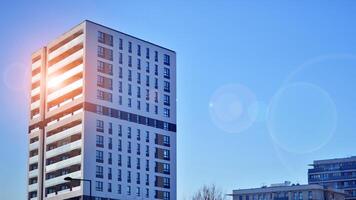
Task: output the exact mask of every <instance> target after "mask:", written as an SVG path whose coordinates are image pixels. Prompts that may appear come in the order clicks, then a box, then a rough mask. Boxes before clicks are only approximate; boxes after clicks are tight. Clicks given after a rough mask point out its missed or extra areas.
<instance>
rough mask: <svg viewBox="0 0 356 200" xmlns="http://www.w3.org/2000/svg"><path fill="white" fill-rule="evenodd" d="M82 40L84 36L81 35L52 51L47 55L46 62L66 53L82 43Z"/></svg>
mask: <svg viewBox="0 0 356 200" xmlns="http://www.w3.org/2000/svg"><path fill="white" fill-rule="evenodd" d="M83 39H84V35H83V34H82V35H79V36H78V37H76V38H74V39H73V40H71V41H69V42H68V43H66V44H64V45H63V46H61V47H59V48H58V49H56V50H54V51H52V52H51V53H50V54H49V55H48V60H52V59H53V58H55V57H57V56H59V55H61V54H62V53H64V52H66V51H68V50H69V49H71V48H72V47H74V46H76V45H78V44H80V43H82V42H83Z"/></svg>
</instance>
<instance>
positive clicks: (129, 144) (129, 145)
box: [127, 142, 131, 153]
mask: <svg viewBox="0 0 356 200" xmlns="http://www.w3.org/2000/svg"><path fill="white" fill-rule="evenodd" d="M127 153H131V142H128V143H127Z"/></svg>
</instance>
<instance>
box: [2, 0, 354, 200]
mask: <svg viewBox="0 0 356 200" xmlns="http://www.w3.org/2000/svg"><path fill="white" fill-rule="evenodd" d="M48 2H49V1H44V0H40V1H36V3H34V2H30V1H23V2H20V1H8V2H5V1H3V2H1V8H2V9H1V14H0V16H1V17H0V26H1V27H2V28H1V37H0V44H1V46H2V48H0V78H1V80H0V82H1V84H0V91H1V94H2V95H1V97H0V105H1V112H2V113H3V114H2V115H1V116H0V125H1V127H2V129H1V131H0V134H1V138H2V139H1V140H0V152H1V153H2V156H1V157H2V158H1V164H0V197H1V198H2V199H14V200H17V199H19V200H20V199H24V198H25V196H26V162H27V136H26V132H27V119H28V91H27V88H28V86H27V83H28V82H29V80H28V78H27V77H28V76H27V75H26V73H28V70H29V66H30V65H29V62H30V55H31V52H33V51H35V50H36V49H38V48H39V47H41V46H42V45H44V44H46V43H47V42H49V41H51V40H52V39H54V38H55V37H57V36H58V35H60V34H62V33H63V32H65V31H67V30H68V29H69V28H71V27H73V26H75V25H76V24H78V23H80V22H81V21H83V20H84V19H89V20H92V21H95V22H98V23H101V24H104V25H106V26H109V27H112V28H114V29H117V30H120V31H123V32H126V33H129V34H132V35H135V36H137V37H140V38H143V39H145V40H149V41H152V42H154V43H157V44H160V45H162V46H166V47H168V48H171V49H174V50H175V51H176V52H177V60H178V61H177V81H178V85H177V87H178V91H177V94H178V99H177V102H178V104H177V106H178V133H177V135H178V199H183V198H189V197H190V196H191V195H192V193H193V192H194V191H195V190H197V188H199V187H200V186H202V185H203V184H210V183H215V184H216V185H218V186H219V187H220V188H222V189H223V190H224V191H225V192H227V193H228V192H231V190H232V189H236V188H248V187H259V186H261V185H262V184H270V183H275V182H282V181H284V180H290V181H292V182H299V183H306V182H307V176H306V172H307V169H308V166H307V165H308V164H310V163H312V161H313V160H315V159H324V158H334V157H344V156H351V155H356V145H355V141H356V132H355V127H354V125H355V120H356V103H355V102H356V94H355V92H354V86H355V84H356V79H355V75H356V68H355V67H356V48H355V47H356V39H355V35H356V28H355V27H356V26H355V25H356V24H355V20H354V19H355V17H356V2H355V1H328V2H325V1H268V2H265V1H194V2H191V1H145V2H143V1H127V2H124V1H105V2H104V1H80V0H78V1H69V0H64V1H50V2H51V3H48ZM128 2H130V3H128Z"/></svg>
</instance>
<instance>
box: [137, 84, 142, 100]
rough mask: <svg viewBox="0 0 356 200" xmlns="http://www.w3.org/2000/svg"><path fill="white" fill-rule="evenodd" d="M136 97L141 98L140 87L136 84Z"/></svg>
mask: <svg viewBox="0 0 356 200" xmlns="http://www.w3.org/2000/svg"><path fill="white" fill-rule="evenodd" d="M137 98H141V88H140V86H137Z"/></svg>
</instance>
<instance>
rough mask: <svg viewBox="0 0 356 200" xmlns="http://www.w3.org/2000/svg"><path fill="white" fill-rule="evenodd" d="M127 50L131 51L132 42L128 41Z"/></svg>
mask: <svg viewBox="0 0 356 200" xmlns="http://www.w3.org/2000/svg"><path fill="white" fill-rule="evenodd" d="M128 50H129V53H132V42H129V48H128Z"/></svg>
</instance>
